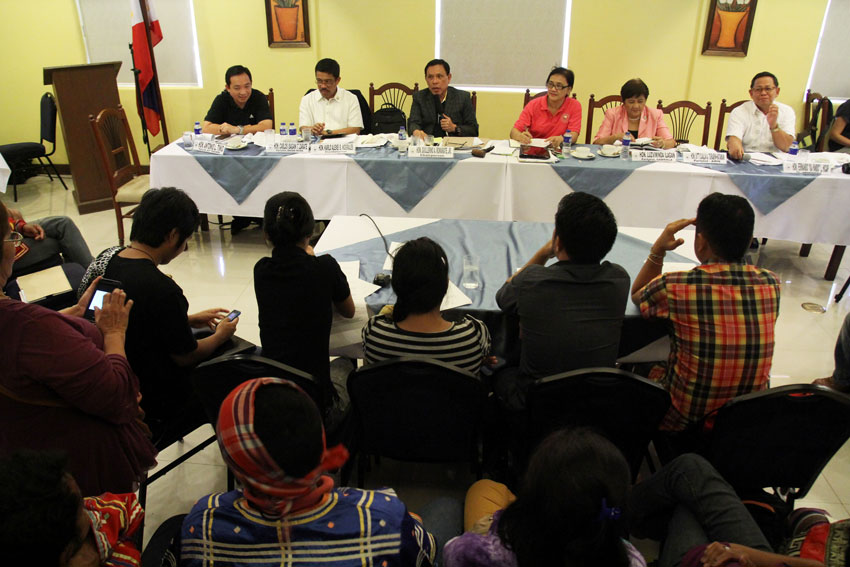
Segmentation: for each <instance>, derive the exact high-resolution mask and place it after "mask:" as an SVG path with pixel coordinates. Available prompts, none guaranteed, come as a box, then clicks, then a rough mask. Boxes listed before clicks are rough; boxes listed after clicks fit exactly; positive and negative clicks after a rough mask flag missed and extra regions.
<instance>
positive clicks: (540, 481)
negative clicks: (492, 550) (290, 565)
mask: <svg viewBox="0 0 850 567" xmlns="http://www.w3.org/2000/svg"><path fill="white" fill-rule="evenodd" d="M630 484H631V473H630V471H629V465H628V463H627V462H626V459H625V457H623V454H622V453H621V452H620V450H619V449H617V447H615V446H614V445H613V444H612V443H611V442H610V441H609V440H608V439H606V438H605V437H603V436H602V435H600V434H599V433H596V432H595V431H593V430H592V429H589V428H575V429H562V430H559V431H556V432H554V433H552V434H551V435H549V436H548V437H547V438H546V439H544V440H543V442H542V443H540V445H539V446H538V447H537V449H536V450H535V452H534V455H532V457H531V460H530V461H529V464H528V468H527V469H526V472H525V476H524V478H523V481H522V484H521V485H520V488H519V491H518V493H517V499H516V500H515V501H514V502H513V503H512V504H511V505H510V506H508V507H507V508H506V509H505V510H504V512H502V516H501V518H500V519H499V524H498V536H499V539H500V540H501V541H502V543H503V544H505V546H506V547H509V548H510V549H511V550H512V551H513V552H514V553H515V554H516V558H517V564H518V565H519V566H520V567H529V566H536V565H567V564H568V565H572V566H575V567H579V566H581V567H584V566H587V567H590V566H591V565H607V566H616V567H626V566H627V565H629V558H628V554H627V552H626V548H625V545H624V544H623V541H622V539H621V533H622V530H623V527H624V526H625V516H624V513H625V508H626V503H627V500H628V493H629V486H630ZM603 502H604V503H605V505H606V506H607V507H608V508H614V507H617V508H620V516H619V518H610V517H609V518H605V517H604V515H603V509H602V506H603Z"/></svg>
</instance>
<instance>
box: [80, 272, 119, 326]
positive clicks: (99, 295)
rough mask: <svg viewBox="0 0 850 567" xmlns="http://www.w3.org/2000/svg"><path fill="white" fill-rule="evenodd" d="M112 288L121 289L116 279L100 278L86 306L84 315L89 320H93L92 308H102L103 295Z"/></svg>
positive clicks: (110, 291)
mask: <svg viewBox="0 0 850 567" xmlns="http://www.w3.org/2000/svg"><path fill="white" fill-rule="evenodd" d="M113 289H121V282H119V281H117V280H108V279H106V278H102V279H101V280H100V282H98V284H97V287H96V288H95V289H94V294H93V295H92V296H91V301H90V302H89V306H88V307H87V308H86V312H85V315H84V317H85V318H86V319H88V320H89V321H94V308H95V307H97V308H98V309H103V297H104V296H105V295H106V294H107V293H112V290H113Z"/></svg>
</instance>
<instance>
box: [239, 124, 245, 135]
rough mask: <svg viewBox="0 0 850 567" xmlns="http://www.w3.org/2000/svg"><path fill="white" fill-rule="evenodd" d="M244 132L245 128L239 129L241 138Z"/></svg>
mask: <svg viewBox="0 0 850 567" xmlns="http://www.w3.org/2000/svg"><path fill="white" fill-rule="evenodd" d="M244 131H245V127H244V126H240V127H239V135H240V136H241V135H242V132H244Z"/></svg>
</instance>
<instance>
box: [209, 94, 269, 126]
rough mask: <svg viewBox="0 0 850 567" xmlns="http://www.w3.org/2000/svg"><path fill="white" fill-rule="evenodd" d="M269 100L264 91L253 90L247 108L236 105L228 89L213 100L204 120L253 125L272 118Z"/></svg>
mask: <svg viewBox="0 0 850 567" xmlns="http://www.w3.org/2000/svg"><path fill="white" fill-rule="evenodd" d="M271 119H272V113H271V110H269V100H268V99H267V98H266V95H264V94H263V93H262V92H260V91H258V90H252V91H251V96H250V97H248V102H246V103H245V108H239V107H238V106H236V101H234V100H233V97H232V96H230V93H228V92H227V91H226V90H225V91H221V92H220V93H219V94H218V96H216V97H215V100H213V103H212V106H210V109H209V111H208V112H207V115H206V116H205V117H204V120H206V121H207V122H212V123H213V124H224V123H225V122H227V123H228V124H232V125H233V126H248V125H250V126H253V125H254V124H259V123H260V122H261V121H263V120H271Z"/></svg>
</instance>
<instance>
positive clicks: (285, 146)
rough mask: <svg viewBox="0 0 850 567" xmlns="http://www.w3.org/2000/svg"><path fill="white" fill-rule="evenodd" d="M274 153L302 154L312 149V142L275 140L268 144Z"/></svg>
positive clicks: (267, 147) (268, 149)
mask: <svg viewBox="0 0 850 567" xmlns="http://www.w3.org/2000/svg"><path fill="white" fill-rule="evenodd" d="M266 151H267V152H269V153H273V154H302V153H306V152H309V151H310V142H274V143H271V144H269V145H267V146H266Z"/></svg>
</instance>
